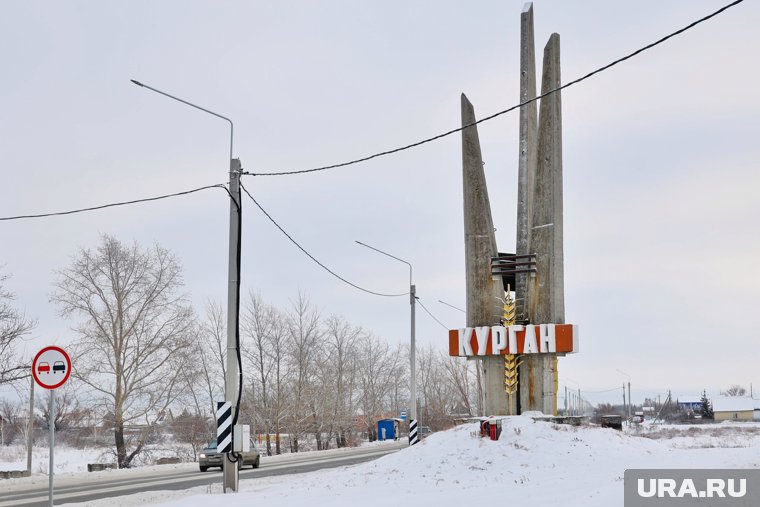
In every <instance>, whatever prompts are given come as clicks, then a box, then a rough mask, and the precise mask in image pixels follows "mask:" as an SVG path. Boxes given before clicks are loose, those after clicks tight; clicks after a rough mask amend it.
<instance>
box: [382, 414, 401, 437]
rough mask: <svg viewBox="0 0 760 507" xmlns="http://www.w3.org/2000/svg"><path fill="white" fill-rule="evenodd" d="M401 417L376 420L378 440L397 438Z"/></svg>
mask: <svg viewBox="0 0 760 507" xmlns="http://www.w3.org/2000/svg"><path fill="white" fill-rule="evenodd" d="M400 423H401V419H395V418H394V419H380V420H379V421H377V439H378V440H397V439H398V437H399V433H400V432H399V426H400Z"/></svg>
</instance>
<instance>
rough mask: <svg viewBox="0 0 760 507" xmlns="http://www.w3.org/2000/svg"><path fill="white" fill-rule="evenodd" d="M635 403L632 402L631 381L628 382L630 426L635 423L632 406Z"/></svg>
mask: <svg viewBox="0 0 760 507" xmlns="http://www.w3.org/2000/svg"><path fill="white" fill-rule="evenodd" d="M632 403H633V400H631V381H630V380H629V381H628V426H630V425H631V423H632V422H633V419H632V415H631V404H632Z"/></svg>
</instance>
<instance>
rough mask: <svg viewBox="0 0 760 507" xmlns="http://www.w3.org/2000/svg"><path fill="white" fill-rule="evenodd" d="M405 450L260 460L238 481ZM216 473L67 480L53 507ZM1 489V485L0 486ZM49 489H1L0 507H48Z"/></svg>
mask: <svg viewBox="0 0 760 507" xmlns="http://www.w3.org/2000/svg"><path fill="white" fill-rule="evenodd" d="M404 447H406V444H405V443H403V442H398V443H394V444H390V445H386V446H382V447H371V448H358V449H343V450H341V452H335V453H332V452H329V451H328V452H310V453H303V454H293V455H285V456H279V457H275V458H264V457H263V458H262V461H261V467H259V468H258V469H255V470H252V469H248V468H246V469H244V470H241V471H240V479H241V480H245V479H252V478H256V477H268V476H274V475H288V474H297V473H304V472H312V471H314V470H320V469H323V468H333V467H339V466H346V465H354V464H356V463H362V462H365V461H371V460H373V459H377V458H379V457H380V456H384V455H386V454H390V453H393V452H396V451H398V450H400V449H403V448H404ZM217 470H218V469H212V470H209V471H208V472H200V471H199V470H198V468H197V467H196V468H193V469H190V470H188V469H185V470H176V469H172V470H169V471H167V472H166V473H161V472H160V471H159V472H156V473H154V474H151V475H148V476H146V475H140V476H131V475H129V474H123V476H122V477H121V478H120V477H118V476H119V471H109V472H99V473H93V474H82V476H81V479H80V480H77V479H71V478H67V479H68V480H67V481H66V484H61V485H58V484H56V485H55V492H54V495H53V498H54V502H55V505H64V504H66V503H72V502H86V501H91V500H97V499H101V498H115V497H118V496H121V495H131V494H134V493H139V492H143V491H161V490H163V491H166V490H183V489H189V488H194V487H197V486H206V485H209V484H221V480H222V475H221V472H220V471H217ZM0 486H1V484H0ZM47 505H48V488H47V483H45V484H44V485H36V486H32V487H29V486H25V485H24V484H23V481H19V483H18V484H17V485H14V486H13V487H12V488H11V489H6V488H2V491H0V507H47Z"/></svg>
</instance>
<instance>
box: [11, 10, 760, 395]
mask: <svg viewBox="0 0 760 507" xmlns="http://www.w3.org/2000/svg"><path fill="white" fill-rule="evenodd" d="M724 3H727V0H717V1H716V0H704V1H696V0H670V1H668V2H661V1H653V0H652V1H645V0H636V1H629V2H609V1H602V0H599V1H584V2H567V1H563V0H538V1H537V2H535V4H534V9H535V22H536V25H535V28H536V47H537V54H539V55H540V54H541V53H542V49H543V46H544V44H545V42H546V41H547V39H548V37H549V35H550V34H551V33H552V32H557V33H559V34H560V36H561V48H562V49H561V54H562V77H563V82H566V81H569V80H570V79H573V78H576V77H578V76H580V75H582V74H585V73H586V72H589V71H591V70H593V69H595V68H596V67H599V66H602V65H604V64H606V63H609V62H610V61H612V60H614V59H616V58H618V57H620V56H623V55H624V54H627V53H629V52H631V51H633V50H635V49H637V48H639V47H641V46H643V45H645V44H647V43H649V42H652V41H654V40H656V39H658V38H660V37H661V36H663V35H666V34H668V33H670V32H672V31H674V30H675V29H678V28H681V27H683V26H685V25H686V24H688V23H689V22H691V21H693V20H695V19H697V18H700V17H702V16H703V15H705V14H708V13H710V12H712V11H714V10H717V9H718V8H719V7H721V6H722V5H724ZM2 7H3V12H2V16H0V61H1V62H2V66H3V71H2V74H3V77H2V79H0V101H1V105H2V108H1V111H2V114H0V164H2V183H1V184H0V216H9V215H18V214H26V213H39V212H47V211H58V210H66V209H72V208H79V207H86V206H92V205H97V204H103V203H108V202H113V201H122V200H129V199H134V198H141V197H150V196H154V195H160V194H165V193H171V192H176V191H180V190H185V189H191V188H195V187H199V186H203V185H208V184H215V183H226V182H227V179H228V175H227V171H228V164H229V161H228V156H229V127H228V125H227V124H226V123H225V122H224V121H222V120H219V119H217V118H214V117H212V116H210V115H207V114H204V113H202V112H200V111H197V110H193V109H191V108H189V107H187V106H183V105H182V104H179V103H176V102H174V101H171V100H169V99H167V98H165V97H162V96H160V95H157V94H155V93H153V92H150V91H148V90H146V89H143V88H139V87H137V86H135V85H133V84H132V83H130V81H129V80H130V79H137V80H139V81H142V82H144V83H146V84H149V85H151V86H153V87H156V88H159V89H162V90H164V91H166V92H168V93H171V94H173V95H177V96H179V97H182V98H184V99H186V100H188V101H191V102H195V103H197V104H200V105H202V106H203V107H206V108H208V109H211V110H213V111H216V112H219V113H220V114H223V115H226V116H229V117H230V118H232V120H233V121H234V122H235V138H234V144H235V146H234V155H235V156H236V157H240V159H241V160H242V164H243V168H244V169H245V170H247V171H254V172H256V171H260V172H268V171H277V170H293V169H305V168H310V167H314V166H321V165H326V164H332V163H338V162H343V161H346V160H349V159H353V158H358V157H361V156H365V155H369V154H371V153H374V152H377V151H382V150H386V149H391V148H395V147H397V146H400V145H403V144H407V143H410V142H413V141H417V140H419V139H422V138H425V137H428V136H432V135H435V134H438V133H440V132H443V131H446V130H449V129H451V128H454V127H457V126H459V124H460V107H459V101H460V98H459V97H460V93H462V92H464V93H466V94H467V96H468V97H469V99H470V100H471V101H472V103H473V104H474V106H475V111H476V114H477V115H478V117H483V116H486V115H488V114H491V113H493V112H496V111H498V110H501V109H505V108H506V107H508V106H511V105H513V104H515V103H516V102H517V100H518V98H519V74H518V70H519V37H520V35H519V27H520V11H521V10H522V7H523V2H522V1H512V0H510V1H493V2H490V1H489V2H486V1H481V2H455V1H419V2H408V1H404V2H402V1H382V2H354V1H343V2H339V1H322V2H314V1H312V2H310V1H302V2H261V1H245V2H232V1H228V2H211V1H205V2H197V1H196V2H188V1H181V2H180V1H175V2H168V1H167V2H153V1H131V2H120V3H117V2H71V1H69V2H33V1H6V2H3V4H2ZM758 26H760V5H758V3H757V2H749V1H748V2H744V3H742V4H740V5H739V6H737V7H734V8H732V9H730V10H728V11H727V12H726V13H724V14H722V15H720V16H718V17H717V18H715V19H713V20H711V21H709V22H707V23H705V24H702V25H700V26H698V27H696V28H695V29H693V30H690V31H688V32H686V33H685V34H683V35H681V36H679V37H677V38H675V39H673V40H671V41H669V42H667V43H665V44H664V45H662V46H660V47H657V48H655V49H653V50H651V51H649V52H646V53H644V54H642V55H640V56H638V57H636V58H635V59H633V60H631V61H628V62H626V63H623V64H621V65H619V66H617V67H614V68H612V69H610V70H608V71H606V72H604V73H603V74H601V75H599V76H597V77H594V78H592V79H591V80H589V81H586V82H584V83H581V84H579V85H577V86H575V87H572V88H570V89H568V90H566V91H565V92H563V94H562V104H563V127H564V134H563V151H564V182H565V187H564V199H565V216H564V231H565V290H566V294H565V301H566V317H567V321H568V322H571V323H574V324H578V325H580V329H581V353H579V354H577V355H574V356H571V357H566V358H563V359H561V360H560V363H559V367H560V382H561V385H562V386H565V385H567V386H569V387H570V388H577V387H578V386H580V387H581V388H582V389H584V390H589V391H593V390H605V389H607V388H611V387H614V386H617V385H620V383H622V382H623V381H626V380H627V377H626V376H625V375H623V374H621V373H619V372H618V371H616V370H617V369H619V370H622V371H624V372H626V373H627V374H629V375H630V379H631V382H632V384H633V386H634V390H638V391H639V392H640V393H641V395H642V396H643V395H644V394H646V393H649V392H651V393H652V394H656V393H658V392H659V393H662V392H663V390H665V389H668V388H671V389H674V390H680V391H679V392H684V393H693V394H696V393H699V392H701V390H702V389H705V388H706V389H708V391H710V390H713V391H717V390H718V389H720V388H725V387H727V386H728V385H729V384H732V383H739V384H743V385H745V386H746V387H748V386H749V383H750V382H753V381H754V382H755V384H756V385H760V384H759V383H760V376H759V375H758V374H757V372H758V371H759V370H758V367H757V361H758V357H760V335H759V333H758V331H757V325H756V323H755V320H756V315H757V313H756V312H757V308H758V301H759V300H760V299H759V296H760V289H758V286H759V284H760V269H759V268H758V266H757V262H758V260H759V258H760V234H758V226H757V219H758V218H760V201H758V199H757V198H756V193H757V191H758V189H759V188H760V172H759V171H758V161H760V142H758V140H757V135H758V132H760V95H759V94H758V91H757V90H758V88H757V83H758V82H759V81H760V80H759V79H758V78H760V71H759V70H758V66H757V50H758V49H759V48H760V32H759V31H758V29H757V27H758ZM539 65H540V64H539ZM517 127H518V116H517V114H509V115H505V116H502V117H500V118H499V119H497V120H493V121H490V122H487V123H485V124H483V125H481V127H480V129H479V130H480V138H481V143H482V151H483V157H484V160H485V162H486V165H485V170H486V175H487V178H488V185H489V192H490V198H491V204H492V207H493V217H494V225H495V226H496V228H497V241H498V245H499V249H500V250H501V251H514V243H515V211H516V184H517V161H518V141H517ZM461 172H462V168H461V136H459V135H454V136H450V137H448V138H445V139H443V140H440V141H437V142H434V143H431V144H428V145H425V146H423V147H420V148H417V149H413V150H409V151H406V152H403V153H399V154H396V155H391V156H387V157H383V158H379V159H376V160H373V161H371V162H368V163H364V164H361V165H356V166H352V167H349V168H342V169H336V170H332V171H327V172H321V173H316V174H311V175H304V176H287V177H267V178H265V177H256V178H251V177H246V178H245V179H244V184H245V185H246V186H247V188H248V189H249V190H250V191H251V192H252V193H253V194H254V196H256V198H257V200H259V202H260V203H261V204H262V206H264V207H265V208H266V209H267V210H268V211H269V213H271V215H272V216H273V217H274V218H275V219H276V220H277V221H279V223H280V224H281V225H282V226H283V227H284V228H285V229H286V230H287V231H288V232H289V233H290V234H291V235H292V236H293V237H294V238H295V239H297V240H298V241H299V242H301V244H302V245H303V246H304V247H305V248H306V249H308V250H309V251H310V252H311V253H312V254H313V255H314V256H316V257H317V258H318V259H320V260H321V261H322V262H323V263H325V264H326V265H328V266H329V267H330V268H332V269H333V270H335V271H336V272H338V273H339V274H341V275H342V276H344V277H345V278H347V279H349V280H351V281H353V282H354V283H356V284H359V285H361V286H364V287H366V288H368V289H371V290H375V291H380V292H404V291H406V290H407V289H408V285H407V284H408V269H407V267H406V266H405V265H404V264H401V263H399V262H396V261H393V260H392V259H388V258H385V257H383V256H381V255H379V254H377V253H375V252H372V251H370V250H368V249H366V248H363V247H361V246H358V245H356V244H355V243H354V240H361V241H363V242H366V243H369V244H372V245H374V246H376V247H378V248H380V249H383V250H386V251H388V252H390V253H392V254H393V255H396V256H398V257H401V258H403V259H406V260H408V261H409V262H411V263H412V264H413V266H414V282H415V284H416V285H417V291H418V295H419V296H420V299H421V301H422V303H423V304H425V306H426V307H427V308H428V309H429V310H431V311H432V312H433V313H434V314H435V315H436V316H437V317H438V318H439V319H440V320H441V321H442V322H443V323H444V324H445V325H446V326H448V327H450V328H457V327H460V326H463V325H464V323H465V320H464V315H463V314H462V313H460V312H458V311H457V310H454V309H452V308H449V307H447V306H444V305H442V304H440V303H438V300H439V299H440V300H444V301H447V302H449V303H451V304H453V305H455V306H459V307H464V306H465V292H464V287H465V279H464V246H463V226H462V216H463V212H462V176H461ZM244 207H245V209H244V226H243V234H244V238H243V274H242V276H243V278H242V280H243V282H242V283H243V293H244V294H246V293H247V292H248V291H249V290H252V291H257V292H260V293H261V295H262V296H263V297H264V298H265V299H266V300H268V301H269V302H271V303H273V304H275V305H277V306H280V307H282V308H286V307H288V305H289V300H290V299H292V298H294V297H295V296H297V294H298V292H299V290H300V291H303V292H305V293H306V294H308V295H309V296H310V297H311V299H312V301H313V302H314V303H315V304H316V305H317V306H318V307H319V308H320V310H321V312H322V313H323V314H324V315H328V314H330V313H337V314H341V315H343V316H345V317H346V318H347V319H348V320H349V321H351V322H352V323H354V324H356V325H361V326H363V327H365V328H367V329H370V330H372V331H374V332H375V333H377V334H378V335H379V336H381V337H383V338H385V339H387V340H389V341H390V342H392V343H394V344H395V343H408V339H409V304H408V299H407V298H405V297H401V298H381V297H376V296H371V295H368V294H364V293H362V292H359V291H357V290H355V289H353V288H351V287H349V286H347V285H345V284H343V283H342V282H340V281H339V280H336V279H335V278H333V277H332V276H331V275H329V274H328V273H326V272H325V271H323V270H322V269H321V268H319V267H318V266H317V265H315V264H314V263H313V262H312V261H311V260H309V259H308V258H307V257H305V256H304V255H303V254H302V253H301V252H300V251H298V250H297V249H296V248H295V247H293V246H292V245H291V244H290V243H289V242H288V241H287V240H286V239H285V238H284V237H283V236H282V234H281V233H280V232H279V231H278V230H276V229H275V228H274V227H273V226H272V225H271V224H270V223H269V222H268V221H267V220H266V218H264V217H263V216H262V215H261V214H260V213H259V212H258V211H257V210H256V209H255V208H254V207H253V206H252V203H251V202H250V201H248V200H246V201H244ZM228 219H229V204H228V197H227V195H226V194H225V193H224V192H223V191H222V190H216V189H213V190H206V191H204V192H202V193H198V194H193V195H192V196H186V197H180V198H174V199H170V200H165V201H161V202H156V203H149V204H140V205H135V206H129V207H122V208H117V209H110V210H105V211H99V212H93V213H88V214H79V215H71V216H65V217H55V218H46V219H35V220H20V221H15V222H0V245H2V248H0V263H3V264H5V272H6V273H11V274H13V278H12V279H11V280H10V282H9V284H8V288H10V289H11V290H13V291H15V293H16V294H17V305H18V306H19V307H20V308H22V309H24V310H25V311H26V313H27V314H28V315H29V316H32V317H35V318H38V319H39V325H38V327H37V329H36V330H35V331H34V335H33V336H34V337H33V339H31V340H29V341H28V342H27V343H26V344H25V345H24V347H25V348H26V354H27V356H29V355H31V354H32V353H33V352H36V351H37V350H39V349H40V348H42V347H43V346H45V345H48V344H52V343H57V344H64V345H65V344H66V343H68V342H69V341H70V340H71V339H72V338H73V334H72V331H71V330H70V328H71V327H72V326H73V324H74V322H73V321H66V320H63V319H62V318H60V317H59V316H58V315H57V311H56V308H55V307H54V306H53V305H51V304H50V303H49V302H48V298H49V295H50V293H51V291H52V285H51V282H52V280H53V271H54V270H56V269H60V268H63V267H65V266H66V265H67V264H68V262H69V261H70V258H71V256H72V255H73V254H74V253H75V252H76V251H77V249H78V248H79V247H87V248H91V247H95V246H96V245H97V243H98V241H99V235H101V234H103V233H107V234H112V235H114V236H116V237H118V238H119V239H121V240H122V241H125V242H132V241H137V242H139V243H140V244H142V245H144V246H148V245H150V244H152V243H154V242H157V243H160V244H161V245H163V246H165V247H167V248H169V249H171V250H172V251H173V252H174V253H176V254H177V256H178V257H179V258H180V260H181V262H182V265H183V267H184V276H185V280H186V287H185V289H186V290H187V291H188V292H189V293H190V295H191V297H192V300H193V302H194V303H195V305H196V308H198V309H199V310H201V309H202V307H203V304H204V302H205V301H206V300H207V299H209V298H211V299H214V300H217V301H219V302H221V303H223V304H224V303H225V298H226V287H227V281H226V280H227V234H228ZM246 297H247V296H246ZM417 337H418V344H419V345H420V346H427V345H428V344H432V345H434V346H435V347H438V348H440V349H441V350H444V349H445V347H446V343H447V333H446V330H444V329H443V328H442V327H441V326H439V325H438V324H437V323H436V322H434V321H433V320H432V319H430V318H428V316H427V315H426V314H425V313H424V312H423V311H422V310H421V309H419V308H418V315H417ZM615 396H617V395H615ZM634 401H636V397H634Z"/></svg>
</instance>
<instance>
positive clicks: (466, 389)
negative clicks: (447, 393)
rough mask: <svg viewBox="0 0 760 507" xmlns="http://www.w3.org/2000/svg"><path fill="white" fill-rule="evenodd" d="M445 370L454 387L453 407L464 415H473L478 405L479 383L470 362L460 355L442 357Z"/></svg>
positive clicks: (449, 381) (448, 380) (447, 378)
mask: <svg viewBox="0 0 760 507" xmlns="http://www.w3.org/2000/svg"><path fill="white" fill-rule="evenodd" d="M442 363H443V364H442V366H443V371H444V373H445V375H446V380H447V382H448V383H449V385H450V386H451V389H452V396H453V399H452V408H453V409H454V412H455V413H457V414H458V415H462V416H472V415H474V413H473V407H474V406H477V385H476V379H475V378H474V377H475V375H474V374H473V373H472V371H471V370H470V362H469V361H463V360H462V359H461V358H459V357H450V356H443V357H442Z"/></svg>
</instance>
